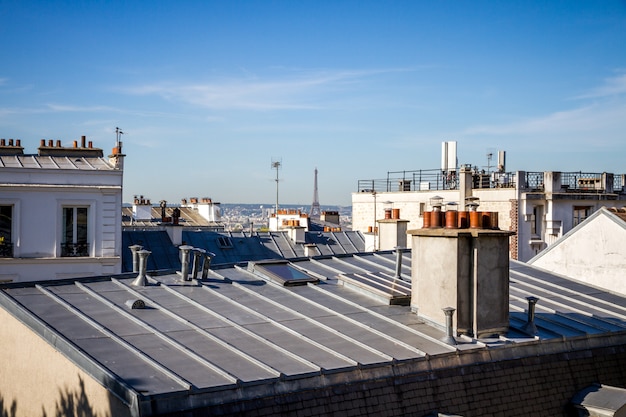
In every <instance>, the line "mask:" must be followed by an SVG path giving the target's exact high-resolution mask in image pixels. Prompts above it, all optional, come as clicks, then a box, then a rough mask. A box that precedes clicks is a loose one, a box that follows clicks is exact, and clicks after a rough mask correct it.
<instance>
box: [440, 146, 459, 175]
mask: <svg viewBox="0 0 626 417" xmlns="http://www.w3.org/2000/svg"><path fill="white" fill-rule="evenodd" d="M456 163H457V160H456V142H455V141H452V142H442V143H441V170H442V171H455V170H456Z"/></svg>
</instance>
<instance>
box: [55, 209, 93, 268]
mask: <svg viewBox="0 0 626 417" xmlns="http://www.w3.org/2000/svg"><path fill="white" fill-rule="evenodd" d="M87 215H88V208H87V207H63V237H62V239H63V240H62V242H61V256H64V257H65V256H71V257H73V256H89V243H88V240H87V239H88V227H87V224H88V222H87V220H88V217H87Z"/></svg>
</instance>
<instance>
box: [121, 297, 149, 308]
mask: <svg viewBox="0 0 626 417" xmlns="http://www.w3.org/2000/svg"><path fill="white" fill-rule="evenodd" d="M124 304H126V307H128V308H130V309H131V310H137V309H144V308H146V303H145V301H143V300H140V299H134V300H128V301H126V302H125V303H124Z"/></svg>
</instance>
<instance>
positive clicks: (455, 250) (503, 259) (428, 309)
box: [409, 229, 509, 337]
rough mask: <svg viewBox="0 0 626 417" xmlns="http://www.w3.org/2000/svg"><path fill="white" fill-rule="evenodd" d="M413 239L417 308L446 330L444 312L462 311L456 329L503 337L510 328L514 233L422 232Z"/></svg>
mask: <svg viewBox="0 0 626 417" xmlns="http://www.w3.org/2000/svg"><path fill="white" fill-rule="evenodd" d="M409 234H411V235H412V237H411V239H412V242H413V251H412V252H411V258H412V261H411V282H412V288H411V308H412V309H413V310H414V311H416V312H417V315H418V316H419V317H420V318H422V319H424V320H425V321H427V322H430V323H432V324H434V325H436V326H438V327H440V328H445V324H446V319H445V315H444V313H443V311H442V309H444V308H447V307H452V308H454V309H455V310H456V313H455V316H454V321H453V327H454V328H456V330H457V332H458V333H461V334H469V335H472V336H474V337H488V336H491V335H492V334H502V333H505V332H506V331H507V329H508V324H509V279H508V278H509V243H508V239H509V232H504V231H499V230H487V229H416V230H409Z"/></svg>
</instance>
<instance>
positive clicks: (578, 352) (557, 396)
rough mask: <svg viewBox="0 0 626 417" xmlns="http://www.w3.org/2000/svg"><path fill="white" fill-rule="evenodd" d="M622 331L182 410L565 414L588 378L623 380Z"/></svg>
mask: <svg viewBox="0 0 626 417" xmlns="http://www.w3.org/2000/svg"><path fill="white" fill-rule="evenodd" d="M625 337H626V336H625V335H622V336H621V337H620V338H619V339H620V341H619V343H618V344H617V345H613V346H611V347H594V346H598V345H603V344H604V341H602V342H601V341H599V340H595V339H584V338H583V339H580V340H577V341H570V342H563V341H548V342H541V343H539V344H538V346H536V345H535V346H528V345H526V346H508V347H502V348H496V349H492V350H487V349H485V350H478V351H474V352H463V353H458V354H454V353H453V354H450V355H443V356H437V357H432V358H430V359H428V360H425V361H423V362H422V363H421V366H419V367H418V368H420V369H421V370H419V369H415V370H413V371H409V369H411V368H412V367H414V366H415V364H414V363H406V364H397V365H395V367H396V368H397V369H396V370H395V372H394V374H395V375H394V376H381V377H380V378H373V379H370V380H367V381H360V382H350V380H346V381H345V383H342V384H333V385H331V384H329V385H327V386H323V387H321V388H319V389H310V390H309V389H302V390H298V391H294V392H291V393H288V394H282V395H274V396H266V397H259V398H255V399H250V400H247V401H236V402H232V403H230V402H228V401H225V402H224V403H222V404H217V405H214V406H209V407H206V408H204V409H199V410H196V411H195V412H194V413H193V414H189V415H193V416H208V415H220V416H232V417H234V416H237V417H247V416H255V417H262V416H278V415H280V416H284V417H301V416H310V417H317V416H319V417H328V416H337V417H339V416H341V417H343V416H372V417H395V416H398V417H405V416H415V417H424V416H426V415H427V414H429V413H432V412H441V413H449V414H454V415H460V416H464V417H499V416H507V417H517V416H520V417H527V416H545V417H560V416H573V414H571V413H569V412H568V411H569V410H568V409H569V407H568V403H569V402H570V400H571V399H572V397H573V396H574V395H575V394H576V393H577V392H578V391H580V390H582V389H583V388H585V387H587V386H588V385H591V384H592V383H594V382H598V383H602V384H606V385H612V386H616V387H626V345H625V344H624V342H626V338H625ZM610 339H612V337H611V336H609V337H608V338H607V341H608V340H610ZM405 368H408V369H405ZM391 373H392V372H389V373H388V374H391ZM175 415H176V414H171V415H170V416H175ZM181 415H182V414H181ZM185 415H187V414H185Z"/></svg>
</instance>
